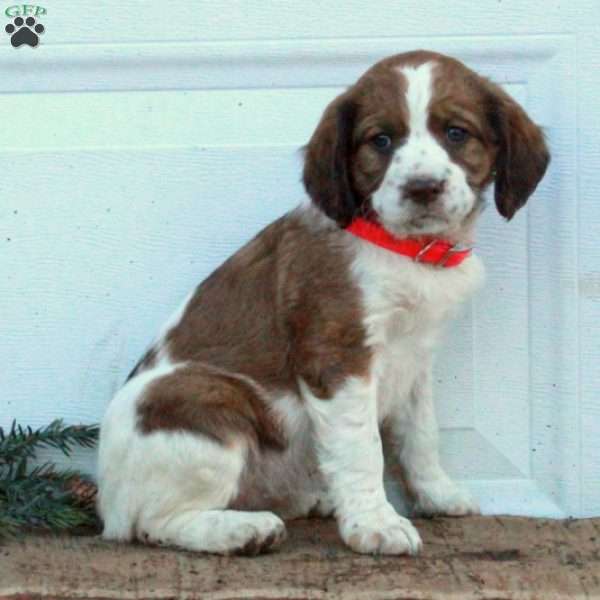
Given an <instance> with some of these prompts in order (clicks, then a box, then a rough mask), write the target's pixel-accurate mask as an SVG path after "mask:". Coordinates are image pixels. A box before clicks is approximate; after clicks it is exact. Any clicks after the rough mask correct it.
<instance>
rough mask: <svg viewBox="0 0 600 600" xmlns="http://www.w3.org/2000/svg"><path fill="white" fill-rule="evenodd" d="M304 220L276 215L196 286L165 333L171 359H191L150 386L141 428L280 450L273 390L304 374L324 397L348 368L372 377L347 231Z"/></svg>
mask: <svg viewBox="0 0 600 600" xmlns="http://www.w3.org/2000/svg"><path fill="white" fill-rule="evenodd" d="M304 219H305V217H303V216H301V215H299V214H295V213H292V214H290V215H288V216H286V217H283V218H281V219H279V220H278V221H276V222H275V223H273V224H272V225H270V226H269V227H267V228H266V229H265V230H264V231H262V232H261V233H260V234H259V235H258V236H257V237H256V238H254V239H253V240H252V241H250V242H249V243H248V244H247V245H246V246H244V247H243V248H241V249H240V250H239V251H238V252H237V253H236V254H235V255H234V256H232V257H231V258H230V259H229V260H228V261H226V262H225V263H224V264H223V265H222V266H221V267H220V268H218V269H217V270H216V271H215V272H214V273H213V274H212V275H211V276H210V277H208V278H207V279H206V280H205V281H204V282H203V283H202V284H201V285H200V286H199V287H198V289H197V290H196V293H195V295H194V296H193V298H192V299H191V300H190V302H189V304H188V306H187V307H186V309H185V311H184V314H183V316H182V318H181V321H180V322H179V323H178V324H177V325H176V326H175V327H174V328H173V329H171V330H170V331H169V332H168V334H167V337H166V346H167V349H168V352H169V355H170V357H171V359H172V360H173V362H175V363H186V364H185V366H182V367H181V368H179V369H178V370H177V371H176V372H175V373H172V374H170V375H167V376H165V377H162V378H160V379H159V380H157V381H156V382H154V383H152V384H151V385H150V386H149V389H148V390H147V391H146V393H145V395H144V399H143V401H142V403H141V405H140V407H139V416H140V428H141V430H142V431H144V432H150V431H156V430H158V429H166V430H174V429H183V430H188V431H194V432H198V433H203V434H205V435H208V436H210V437H212V438H213V439H217V440H218V441H220V442H223V443H227V442H228V441H229V440H231V439H232V434H243V435H245V436H248V437H250V438H253V439H255V440H256V443H257V444H258V445H259V446H261V447H271V448H283V447H284V446H285V440H284V439H283V436H282V435H281V432H280V431H279V428H278V424H277V423H275V422H274V420H273V418H272V417H271V415H270V412H269V408H268V404H269V403H270V401H271V399H272V397H273V396H274V395H275V394H274V393H275V392H280V393H281V392H285V391H292V392H297V391H298V390H297V380H298V378H302V379H303V380H304V381H305V382H306V384H307V385H308V386H309V387H310V388H311V390H312V391H313V393H314V394H315V395H317V396H318V397H320V398H322V399H327V398H331V397H332V396H333V394H334V393H335V391H336V390H337V389H338V387H339V386H340V385H341V384H342V383H343V382H344V381H345V379H346V378H347V377H348V376H349V375H359V376H365V375H366V374H367V372H368V368H369V364H370V356H371V355H370V351H369V349H368V348H367V347H366V344H365V332H364V330H363V327H362V307H361V299H360V294H359V291H358V289H357V288H356V287H355V285H354V284H353V283H352V281H351V279H350V261H351V259H352V257H351V251H350V250H349V248H348V246H347V241H348V238H347V237H346V236H347V234H346V233H344V232H342V231H340V230H339V229H337V228H336V227H331V228H328V229H323V228H321V229H318V228H313V227H311V225H310V224H309V223H307V222H305V220H304ZM240 375H241V376H242V377H241V379H240V377H239V376H240ZM244 378H248V379H249V380H250V381H252V382H253V384H252V385H250V384H249V383H247V382H246V381H244Z"/></svg>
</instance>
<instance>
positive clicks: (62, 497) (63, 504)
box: [0, 420, 99, 538]
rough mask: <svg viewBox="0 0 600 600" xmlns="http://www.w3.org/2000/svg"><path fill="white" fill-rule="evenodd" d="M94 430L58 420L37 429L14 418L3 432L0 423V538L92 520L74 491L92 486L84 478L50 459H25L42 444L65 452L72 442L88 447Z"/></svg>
mask: <svg viewBox="0 0 600 600" xmlns="http://www.w3.org/2000/svg"><path fill="white" fill-rule="evenodd" d="M98 434H99V427H98V426H97V425H68V426H67V425H64V424H63V422H62V421H60V420H56V421H53V422H52V423H50V425H48V426H46V427H41V428H39V429H36V430H34V429H32V428H31V427H22V426H21V425H18V424H17V423H16V422H14V421H13V423H12V426H11V428H10V430H9V431H8V432H5V431H4V429H3V428H2V427H0V538H2V537H3V536H9V535H14V534H15V533H17V532H19V531H20V530H22V529H26V528H43V529H47V530H51V531H59V530H65V529H73V528H77V527H80V526H86V525H92V524H94V523H95V522H96V517H95V514H94V510H93V503H92V502H82V498H81V494H79V495H78V494H77V493H76V492H77V491H78V490H79V491H81V490H82V489H83V490H85V491H86V493H89V490H90V489H91V490H93V489H94V488H93V483H92V482H91V481H89V479H87V478H86V477H85V476H84V475H82V474H81V473H78V472H77V471H74V470H60V471H59V470H57V469H56V468H55V466H54V465H53V464H51V463H49V462H46V463H44V464H41V465H38V466H35V467H32V468H31V467H30V461H31V460H34V459H35V458H36V452H37V450H39V449H40V448H43V447H46V448H56V449H58V450H60V451H61V452H62V453H63V454H64V455H65V456H70V455H71V452H72V450H73V448H75V447H76V446H80V447H85V448H91V447H93V446H94V445H95V443H96V440H97V439H98ZM90 497H91V496H90Z"/></svg>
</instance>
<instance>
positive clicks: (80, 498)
mask: <svg viewBox="0 0 600 600" xmlns="http://www.w3.org/2000/svg"><path fill="white" fill-rule="evenodd" d="M66 488H67V490H68V491H69V492H71V494H72V495H73V500H74V501H75V504H76V505H77V506H81V507H83V508H88V507H89V508H93V507H94V504H95V502H96V494H97V493H98V488H97V487H96V485H95V484H94V483H92V482H91V481H88V480H86V479H82V478H81V477H73V478H72V479H70V480H69V482H68V483H67V485H66Z"/></svg>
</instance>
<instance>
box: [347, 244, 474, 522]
mask: <svg viewBox="0 0 600 600" xmlns="http://www.w3.org/2000/svg"><path fill="white" fill-rule="evenodd" d="M356 244H357V245H358V247H359V248H358V251H357V258H356V260H355V262H354V265H353V270H354V273H355V275H356V277H357V280H358V282H359V285H360V287H361V289H362V291H363V298H364V303H365V309H366V318H365V326H366V329H367V332H368V335H369V345H370V346H371V347H372V348H373V349H374V350H375V359H374V363H373V370H372V374H373V376H374V378H375V380H376V382H377V390H376V396H377V406H378V421H379V423H380V424H381V423H382V422H383V421H384V420H386V419H387V420H389V422H390V423H391V425H392V432H393V433H394V436H395V445H396V448H397V458H398V460H399V461H400V463H401V465H402V466H403V470H404V475H405V478H406V481H407V483H408V486H409V488H410V490H411V492H412V493H413V494H414V496H415V499H416V506H415V508H416V510H417V511H418V512H422V513H426V514H434V513H441V514H453V515H458V514H468V513H475V512H478V508H477V505H476V504H475V503H474V502H473V501H472V500H471V499H470V497H469V496H468V494H467V493H466V492H464V491H463V490H461V489H460V488H458V487H457V486H456V485H455V484H454V483H452V482H451V480H450V479H449V477H448V476H447V475H446V474H445V473H444V471H443V469H442V468H441V466H440V463H439V456H438V430H437V423H436V420H435V413H434V406H433V400H432V394H431V368H432V360H433V357H432V355H433V350H434V349H435V347H436V346H437V344H438V340H439V337H440V334H441V332H442V328H443V325H444V323H445V322H446V321H447V320H448V318H449V317H450V316H452V315H453V313H454V312H455V311H456V310H457V309H458V307H459V306H460V305H461V304H462V303H463V302H464V301H465V300H466V299H467V298H468V297H469V295H470V294H471V293H472V292H473V290H474V289H475V288H476V287H478V286H479V284H480V283H481V281H482V278H483V266H482V264H481V262H480V260H479V259H478V258H477V257H475V256H471V257H470V258H468V259H467V260H465V261H464V262H463V263H462V264H461V265H459V266H457V267H454V268H451V269H439V268H432V267H430V266H427V265H421V264H418V263H415V262H413V261H411V260H409V259H407V258H405V257H403V256H399V255H396V254H393V253H390V252H388V251H386V250H383V249H381V248H379V247H377V246H374V245H372V244H369V243H368V242H364V241H363V240H358V239H357V240H356Z"/></svg>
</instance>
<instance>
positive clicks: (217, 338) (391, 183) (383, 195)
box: [99, 51, 549, 554]
mask: <svg viewBox="0 0 600 600" xmlns="http://www.w3.org/2000/svg"><path fill="white" fill-rule="evenodd" d="M548 161H549V154H548V150H547V148H546V145H545V143H544V138H543V135H542V133H541V131H540V129H539V128H538V127H537V126H536V125H534V124H533V123H532V122H531V120H530V119H529V118H528V117H527V115H526V114H525V112H524V111H523V109H522V108H521V107H520V106H519V105H518V104H517V103H516V102H514V100H512V99H511V98H510V97H509V96H508V95H507V94H506V93H504V92H503V91H502V90H501V89H500V88H499V87H497V86H496V85H494V84H492V83H490V82H489V81H487V80H486V79H484V78H482V77H480V76H478V75H477V74H475V73H474V72H473V71H471V70H469V69H468V68H466V67H465V66H464V65H463V64H461V63H460V62H458V61H457V60H454V59H452V58H449V57H446V56H443V55H440V54H435V53H432V52H425V51H418V52H410V53H407V54H400V55H397V56H392V57H390V58H387V59H385V60H382V61H381V62H379V63H377V64H376V65H375V66H374V67H372V68H371V69H370V70H368V71H367V72H366V73H365V74H364V75H363V76H362V77H361V78H360V79H359V80H358V81H357V82H356V84H354V85H353V86H352V87H350V88H349V89H348V90H347V91H346V92H344V93H343V94H341V95H340V96H339V97H338V98H336V99H335V100H334V101H333V102H332V103H331V104H330V105H329V106H328V107H327V109H326V110H325V113H324V115H323V117H322V119H321V121H320V123H319V125H318V127H317V129H316V131H315V133H314V135H313V136H312V138H311V140H310V142H309V144H308V146H307V149H306V156H305V166H304V184H305V187H306V190H307V191H308V195H309V196H310V202H307V203H306V204H303V205H301V206H300V207H299V208H297V209H296V210H294V211H292V212H290V213H289V214H286V215H285V216H283V217H281V218H280V219H278V220H277V221H275V222H274V223H272V224H271V225H269V226H268V227H267V228H266V229H264V230H263V231H262V232H261V233H259V234H258V235H257V236H256V237H255V238H254V239H253V240H251V241H250V242H249V243H248V244H246V245H245V246H244V247H243V248H241V249H240V250H239V251H238V252H237V253H236V254H235V255H233V256H232V257H231V258H230V259H229V260H227V261H226V262H225V263H224V264H223V265H221V266H220V267H219V268H218V269H217V270H216V271H215V272H214V273H213V274H212V275H210V277H208V278H207V279H206V280H205V281H204V282H202V283H201V284H200V285H199V286H198V287H197V288H196V289H195V290H194V291H193V293H192V294H191V295H190V296H189V297H188V298H187V299H186V300H185V302H184V303H183V305H182V306H181V308H180V309H179V310H178V311H177V313H176V314H175V315H174V316H173V317H172V319H171V320H170V321H169V322H168V323H167V324H166V325H165V326H164V328H163V329H162V331H161V332H160V334H159V335H158V336H157V337H156V340H155V342H154V344H153V345H152V346H151V348H150V350H149V351H148V352H147V353H146V355H145V356H144V357H143V359H142V360H141V361H140V362H139V363H138V365H137V366H136V367H135V369H134V370H133V372H132V373H131V374H130V376H129V378H128V380H127V382H126V383H125V385H124V387H123V388H122V389H121V390H120V391H119V392H118V393H117V395H116V396H115V398H114V399H113V400H112V402H111V404H110V406H109V408H108V411H107V413H106V416H105V418H104V421H103V424H102V429H101V438H100V456H99V490H100V492H99V511H100V515H101V517H102V519H103V520H104V534H103V535H104V537H105V538H108V539H117V540H131V539H134V538H137V539H140V540H144V541H148V542H151V543H161V544H170V545H174V546H179V547H182V548H187V549H190V550H196V551H203V552H214V553H222V554H227V553H233V552H246V553H251V554H254V553H258V552H260V551H264V550H266V549H268V548H270V547H274V546H275V545H277V544H278V543H280V542H281V541H282V540H283V539H284V537H285V526H284V523H283V521H282V519H290V518H294V517H301V516H307V515H323V516H325V515H334V516H335V518H336V520H337V524H338V528H339V532H340V535H341V537H342V539H343V540H344V542H345V543H346V544H347V545H348V546H350V547H351V548H352V549H353V550H355V551H357V552H363V553H384V554H414V553H416V552H418V550H419V549H420V547H421V540H420V537H419V534H418V532H417V531H416V529H415V528H414V527H413V525H412V524H411V522H410V521H409V520H408V519H406V518H404V517H402V516H400V515H399V514H397V512H396V511H395V510H394V508H393V507H392V506H391V505H390V503H389V502H388V500H387V498H386V495H385V492H384V488H383V480H382V479H383V477H382V476H383V466H384V465H383V454H382V442H381V429H382V427H383V426H385V427H386V430H387V431H389V433H390V435H391V437H392V439H393V448H394V452H393V454H394V458H395V460H396V461H397V462H398V463H399V465H400V467H401V469H402V473H403V477H402V479H403V483H404V484H405V486H406V490H407V492H408V495H409V496H410V497H411V498H412V499H413V500H414V505H415V510H416V511H417V512H418V513H421V514H425V515H434V514H440V515H454V516H460V515H468V514H472V513H476V512H477V511H478V507H477V504H476V503H475V502H474V501H473V500H472V499H471V498H470V497H469V495H468V494H467V493H466V492H465V491H464V490H462V489H460V488H459V487H458V486H457V485H455V484H454V483H453V482H452V481H451V480H450V478H449V477H448V476H447V475H446V473H445V472H444V471H443V469H442V467H441V466H440V462H439V458H438V433H437V426H436V421H435V416H434V407H433V402H432V397H431V387H432V385H431V381H432V375H431V363H432V354H433V351H434V348H435V346H436V343H437V339H438V336H439V333H440V330H441V329H442V326H443V324H444V322H445V321H446V320H447V319H448V317H449V316H450V315H452V313H454V312H455V310H456V308H457V306H458V305H459V304H460V303H461V302H463V301H464V300H465V299H466V298H467V297H468V296H469V294H470V293H471V292H472V291H473V289H474V288H475V287H476V286H477V284H478V282H479V281H480V279H481V276H482V266H481V263H480V261H479V259H478V258H477V257H476V256H474V255H473V253H472V251H471V249H470V248H471V245H472V244H473V240H474V228H475V224H476V221H477V218H478V216H479V214H480V212H481V210H482V206H483V200H482V192H483V191H484V190H485V188H486V187H487V186H488V185H489V184H490V183H492V182H494V184H495V203H496V206H497V209H498V211H499V212H500V213H501V214H502V215H503V216H504V217H506V218H507V219H510V218H511V217H512V216H513V215H514V214H515V212H516V211H517V210H518V209H519V208H520V207H522V206H523V205H524V204H525V202H526V200H527V199H528V197H529V196H530V195H531V194H532V192H533V191H534V190H535V188H536V186H537V184H538V182H539V181H540V179H541V178H542V176H543V175H544V172H545V170H546V167H547V165H548Z"/></svg>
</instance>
